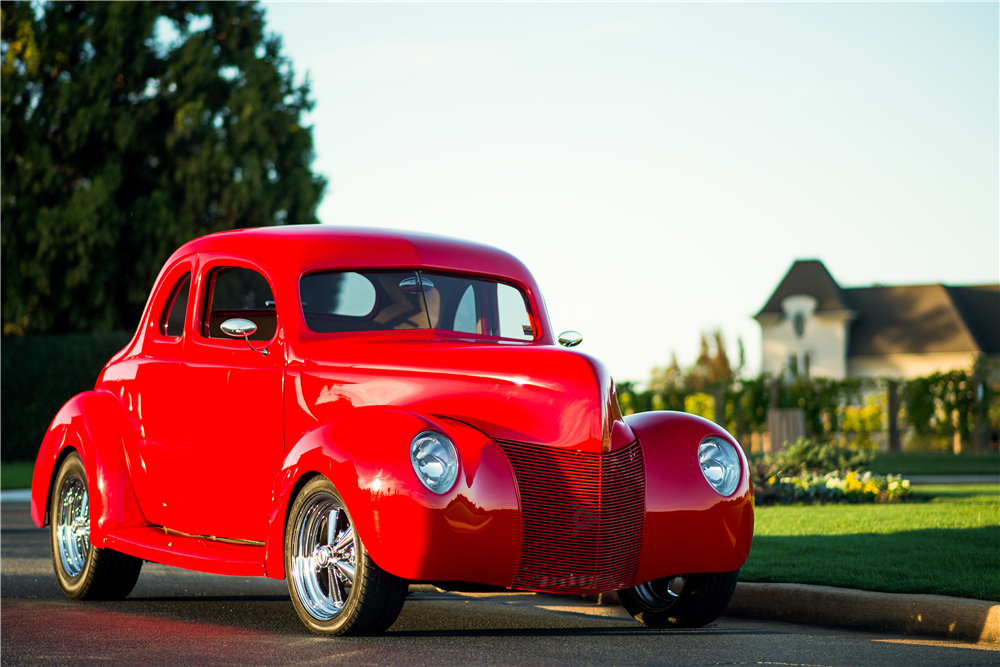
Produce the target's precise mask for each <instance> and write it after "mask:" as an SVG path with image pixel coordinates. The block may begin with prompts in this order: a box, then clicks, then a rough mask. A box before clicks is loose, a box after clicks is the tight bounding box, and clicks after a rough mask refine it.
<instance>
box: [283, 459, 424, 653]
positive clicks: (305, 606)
mask: <svg viewBox="0 0 1000 667" xmlns="http://www.w3.org/2000/svg"><path fill="white" fill-rule="evenodd" d="M285 574H286V578H287V581H288V593H289V594H290V595H291V598H292V604H293V605H294V606H295V611H296V612H297V613H298V615H299V618H300V619H302V622H303V623H305V625H306V627H307V628H309V629H310V630H311V631H312V632H314V633H316V634H318V635H336V636H358V635H377V634H380V633H382V632H385V631H386V630H388V629H389V626H391V625H392V624H393V623H394V622H395V621H396V617H397V616H399V612H400V610H402V608H403V602H405V601H406V593H407V588H408V582H407V581H406V580H405V579H400V578H399V577H397V576H395V575H392V574H389V573H388V572H386V571H385V570H383V569H382V568H380V567H379V566H378V565H376V564H375V561H373V560H372V559H371V557H370V556H369V555H368V552H367V551H366V550H365V548H364V545H363V544H362V543H361V537H360V536H359V535H358V534H357V533H356V532H354V521H353V520H352V519H351V515H350V514H349V513H348V511H347V508H346V507H344V502H343V501H342V500H341V498H340V495H339V494H338V493H337V490H336V489H335V488H334V487H333V484H331V483H330V480H328V479H326V478H325V477H315V478H313V479H312V480H311V481H309V482H308V483H307V484H306V485H305V487H303V489H302V491H301V492H299V495H298V496H296V498H295V502H294V503H293V504H292V509H291V511H290V512H289V513H288V522H287V524H286V525H285Z"/></svg>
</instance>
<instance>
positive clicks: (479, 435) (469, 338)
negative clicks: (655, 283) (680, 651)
mask: <svg viewBox="0 0 1000 667" xmlns="http://www.w3.org/2000/svg"><path fill="white" fill-rule="evenodd" d="M602 307H605V308H608V309H609V312H608V316H609V317H611V316H614V317H620V318H622V319H623V322H627V314H626V313H613V312H612V311H613V309H612V308H611V304H604V305H603V306H602ZM580 340H581V337H580V335H579V334H576V333H575V332H566V333H565V334H562V335H559V336H556V335H554V334H553V331H552V328H551V325H550V323H549V318H548V315H547V313H546V310H545V302H544V301H543V300H542V295H541V292H540V291H539V289H538V286H537V285H536V284H535V280H534V279H533V278H532V276H531V274H530V273H529V272H528V270H527V268H525V266H524V265H523V264H522V263H521V262H520V261H518V260H517V259H516V258H514V257H513V256H511V255H509V254H507V253H505V252H503V251H500V250H497V249H495V248H491V247H487V246H483V245H479V244H475V243H469V242H465V241H459V240H454V239H448V238H443V237H438V236H433V235H423V234H416V233H408V232H397V231H389V230H371V229H350V228H338V227H324V226H309V227H275V228H267V229H247V230H238V231H232V232H223V233H218V234H211V235H209V236H205V237H202V238H198V239H195V240H193V241H191V242H189V243H187V244H185V245H184V246H182V247H181V248H180V249H178V250H177V251H176V252H175V253H174V254H173V255H172V256H171V257H170V259H169V260H168V261H167V263H166V265H165V266H164V267H163V269H162V271H161V272H160V274H159V277H158V278H157V280H156V284H155V286H154V287H153V291H152V293H151V295H150V297H149V301H148V303H147V305H146V308H145V311H144V314H143V316H142V320H141V322H140V325H139V328H138V330H137V331H136V333H135V336H134V337H133V338H132V340H131V342H130V343H129V344H128V345H127V346H126V347H125V348H124V349H122V350H121V351H120V352H118V354H116V355H115V356H114V357H113V358H112V359H111V360H110V361H109V362H108V363H107V365H106V366H105V367H104V369H103V370H102V372H101V374H100V376H99V377H98V378H97V382H96V385H95V387H94V389H93V391H88V392H84V393H82V394H79V395H77V396H75V397H74V398H72V399H71V400H69V401H68V402H67V403H66V405H65V406H63V408H62V409H61V410H60V411H59V413H58V414H57V415H56V416H55V418H54V420H53V421H52V424H51V426H50V427H49V429H48V431H47V433H46V435H45V438H44V440H43V442H42V444H41V448H40V451H39V453H38V459H37V463H36V465H35V471H34V478H33V484H32V496H31V515H32V518H33V520H34V522H35V523H36V524H37V525H38V526H39V527H44V526H45V525H46V524H48V525H49V526H50V538H51V543H52V559H53V564H54V567H55V573H56V578H57V580H58V583H59V586H60V587H61V588H62V590H63V591H64V592H65V594H66V595H68V596H69V597H71V598H75V599H121V598H124V597H125V596H127V595H128V594H129V593H130V592H131V591H132V589H133V587H134V586H135V584H136V581H137V579H138V577H139V573H140V569H141V567H142V564H143V562H144V561H150V562H156V563H164V564H167V565H172V566H177V567H182V568H188V569H191V570H197V571H202V572H211V573H217V574H227V575H238V576H244V577H245V576H266V577H271V578H275V579H286V580H287V584H288V592H289V594H290V596H291V600H292V603H293V605H294V607H295V609H296V611H297V613H298V615H299V616H300V618H301V619H302V621H303V622H304V623H305V625H306V626H307V627H308V628H309V629H310V630H312V631H313V632H315V633H317V634H323V635H370V634H376V633H380V632H383V631H385V630H386V629H388V628H389V626H391V625H392V623H393V622H394V621H395V619H396V617H397V616H398V614H399V612H400V610H401V608H402V606H403V603H404V601H405V599H406V595H407V592H408V586H409V585H410V584H432V585H435V586H438V587H439V588H441V589H444V590H449V591H491V590H516V591H535V592H544V593H555V594H573V595H581V594H595V593H602V592H609V591H617V592H618V596H619V598H620V600H621V602H622V604H623V605H624V607H625V608H626V609H627V610H628V612H629V613H631V614H632V616H634V617H635V618H636V619H637V620H638V621H640V622H641V623H644V624H645V625H647V626H651V627H670V626H679V627H695V626H701V625H704V624H706V623H710V622H711V621H713V620H714V619H715V618H717V617H718V616H719V615H720V614H721V613H722V612H723V610H724V609H725V607H726V605H727V604H728V603H729V600H730V598H731V596H732V594H733V591H734V590H735V587H736V581H737V577H738V573H739V568H740V567H741V566H742V565H743V563H744V562H745V561H746V558H747V555H748V553H749V550H750V543H751V540H752V537H753V508H754V504H753V495H752V494H753V487H752V484H751V483H750V476H749V471H748V466H747V461H746V457H745V456H744V453H743V451H742V449H741V448H740V445H739V444H738V443H737V442H736V440H735V439H734V438H733V437H732V435H730V434H729V433H728V432H727V431H726V430H725V429H723V428H722V427H720V426H719V425H717V424H714V423H712V422H710V421H707V420H705V419H702V418H700V417H697V416H694V415H690V414H684V413H678V412H663V411H660V412H646V413H641V414H635V415H629V416H626V417H623V416H622V413H621V410H620V408H619V405H618V400H617V397H616V395H615V386H614V383H613V381H612V379H611V376H610V374H609V372H608V370H607V369H606V368H605V367H604V366H603V365H602V364H601V363H600V362H599V361H597V360H596V359H594V358H592V357H590V356H587V355H586V354H582V353H580V352H579V351H577V350H574V349H570V348H573V347H575V346H576V344H577V343H579V342H580Z"/></svg>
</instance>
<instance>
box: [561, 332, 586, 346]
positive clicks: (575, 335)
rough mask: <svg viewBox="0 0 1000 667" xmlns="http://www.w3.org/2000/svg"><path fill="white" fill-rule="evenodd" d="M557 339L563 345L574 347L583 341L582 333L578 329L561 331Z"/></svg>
mask: <svg viewBox="0 0 1000 667" xmlns="http://www.w3.org/2000/svg"><path fill="white" fill-rule="evenodd" d="M558 341H559V344H560V345H562V346H563V347H576V346H577V345H579V344H580V343H582V342H583V335H582V334H581V333H580V332H579V331H563V332H562V333H561V334H559V338H558Z"/></svg>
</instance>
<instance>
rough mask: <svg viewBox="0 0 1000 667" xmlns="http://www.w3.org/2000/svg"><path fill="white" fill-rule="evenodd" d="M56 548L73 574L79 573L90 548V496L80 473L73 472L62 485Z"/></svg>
mask: <svg viewBox="0 0 1000 667" xmlns="http://www.w3.org/2000/svg"><path fill="white" fill-rule="evenodd" d="M56 548H57V549H58V550H59V561H60V562H61V563H62V568H63V571H64V572H65V573H66V574H67V575H68V576H70V577H78V576H79V575H80V573H81V572H83V568H84V566H85V565H86V564H87V554H88V553H89V552H90V496H89V495H88V494H87V485H86V483H85V482H84V481H83V480H82V479H81V478H80V476H79V475H71V476H70V477H69V478H68V479H67V480H66V481H65V482H64V483H63V485H62V488H61V489H59V505H58V507H56Z"/></svg>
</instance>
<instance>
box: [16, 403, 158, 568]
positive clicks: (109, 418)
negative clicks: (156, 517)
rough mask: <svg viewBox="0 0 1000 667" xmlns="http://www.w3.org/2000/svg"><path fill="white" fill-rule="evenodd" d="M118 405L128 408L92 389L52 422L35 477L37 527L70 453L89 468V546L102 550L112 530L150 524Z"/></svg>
mask: <svg viewBox="0 0 1000 667" xmlns="http://www.w3.org/2000/svg"><path fill="white" fill-rule="evenodd" d="M116 406H117V408H118V409H120V410H124V408H122V407H121V404H120V403H118V402H117V399H116V398H115V397H114V396H112V395H111V394H109V393H108V392H106V391H103V390H97V391H88V392H84V393H82V394H77V395H76V396H74V397H73V398H71V399H70V400H69V401H67V403H66V404H65V405H64V406H63V407H62V409H61V410H59V412H58V413H57V414H56V416H55V418H54V419H53V420H52V424H51V425H50V426H49V430H48V431H47V432H46V434H45V438H44V439H43V440H42V446H41V447H40V448H39V450H38V457H37V459H36V460H35V471H34V474H33V475H32V479H31V518H32V520H33V521H34V522H35V525H37V526H38V527H39V528H42V527H44V526H45V524H46V523H47V518H48V513H49V510H50V508H49V506H48V505H49V498H50V497H51V495H52V494H51V490H52V478H53V473H54V472H55V469H56V465H57V464H58V463H59V462H61V461H62V459H63V457H64V456H65V455H66V454H68V452H69V449H74V450H76V451H77V452H78V453H79V455H80V458H81V459H82V460H83V465H84V468H86V470H87V492H88V494H89V502H90V541H91V544H93V545H94V546H95V547H97V548H99V549H103V548H104V542H105V537H106V536H107V534H108V533H109V532H111V531H112V530H115V529H116V528H124V527H130V526H143V525H146V519H145V517H144V516H143V515H142V511H141V510H140V509H139V503H138V501H137V500H136V497H135V493H134V492H133V490H132V480H131V478H130V476H129V472H128V466H127V464H126V461H125V453H124V449H123V446H122V439H121V435H120V433H119V429H118V427H117V426H116V422H117V421H119V419H118V418H120V415H116V414H115V408H116Z"/></svg>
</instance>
